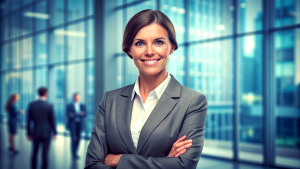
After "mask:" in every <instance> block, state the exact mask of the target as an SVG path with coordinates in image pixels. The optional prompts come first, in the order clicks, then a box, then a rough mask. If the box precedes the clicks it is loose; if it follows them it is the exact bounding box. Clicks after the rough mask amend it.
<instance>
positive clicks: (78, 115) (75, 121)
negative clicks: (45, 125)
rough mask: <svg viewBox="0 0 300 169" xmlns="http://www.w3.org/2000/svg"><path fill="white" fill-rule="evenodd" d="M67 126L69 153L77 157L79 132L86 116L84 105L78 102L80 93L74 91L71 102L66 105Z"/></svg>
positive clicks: (74, 157)
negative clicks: (69, 143) (69, 137)
mask: <svg viewBox="0 0 300 169" xmlns="http://www.w3.org/2000/svg"><path fill="white" fill-rule="evenodd" d="M66 116H67V128H68V129H69V130H70V133H71V151H72V152H71V153H72V158H73V159H78V158H79V156H78V155H77V150H78V145H79V141H80V133H81V130H82V127H83V120H84V118H85V116H86V107H85V105H84V104H83V103H80V94H79V93H74V95H73V102H72V103H69V104H68V105H67V106H66Z"/></svg>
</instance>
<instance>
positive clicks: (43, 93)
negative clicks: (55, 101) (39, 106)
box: [38, 87, 48, 97]
mask: <svg viewBox="0 0 300 169" xmlns="http://www.w3.org/2000/svg"><path fill="white" fill-rule="evenodd" d="M46 93H48V89H47V88H46V87H40V88H39V89H38V94H39V96H40V97H42V96H45V94H46Z"/></svg>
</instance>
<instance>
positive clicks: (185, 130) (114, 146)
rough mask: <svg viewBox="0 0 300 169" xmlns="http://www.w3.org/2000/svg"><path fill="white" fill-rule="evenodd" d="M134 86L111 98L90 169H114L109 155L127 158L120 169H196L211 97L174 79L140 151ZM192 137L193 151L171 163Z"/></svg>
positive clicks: (104, 104)
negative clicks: (134, 131) (179, 145)
mask: <svg viewBox="0 0 300 169" xmlns="http://www.w3.org/2000/svg"><path fill="white" fill-rule="evenodd" d="M133 88H134V85H129V86H126V87H123V88H120V89H117V90H114V91H110V92H107V93H106V94H105V96H104V98H103V99H102V101H101V103H100V105H99V109H98V111H97V114H96V117H95V122H94V127H93V131H92V134H91V140H90V143H89V146H88V149H87V154H86V164H85V168H86V169H87V168H89V169H109V168H110V167H107V166H105V165H104V159H105V157H106V155H107V154H110V153H112V154H123V155H122V157H121V158H120V161H119V163H118V166H117V169H179V168H185V169H195V168H196V166H197V163H198V160H199V158H200V154H201V152H202V149H203V142H204V128H205V118H206V113H207V101H206V97H205V96H204V95H203V94H201V93H198V92H196V91H193V90H191V89H189V88H186V87H184V86H182V85H181V84H180V83H179V82H178V81H177V80H176V79H175V78H174V77H173V76H171V81H170V83H169V85H168V87H167V88H166V90H165V92H164V93H163V95H162V96H161V98H160V99H159V100H158V102H157V105H156V106H155V108H154V109H153V111H152V113H151V114H150V116H149V118H148V119H147V121H146V123H145V125H144V126H143V128H142V130H141V133H140V137H139V141H138V146H137V148H135V147H134V144H133V140H132V137H131V132H130V121H131V113H132V107H133V101H131V95H132V91H133ZM184 135H186V136H187V139H192V140H193V145H192V147H191V148H189V149H187V152H186V153H185V154H183V155H181V156H179V157H167V156H168V154H169V152H170V150H171V148H172V145H173V143H174V142H176V141H177V140H178V139H179V138H180V137H182V136H184Z"/></svg>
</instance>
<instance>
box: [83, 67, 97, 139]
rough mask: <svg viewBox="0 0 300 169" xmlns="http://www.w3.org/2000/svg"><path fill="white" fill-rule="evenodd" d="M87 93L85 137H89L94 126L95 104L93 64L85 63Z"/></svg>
mask: <svg viewBox="0 0 300 169" xmlns="http://www.w3.org/2000/svg"><path fill="white" fill-rule="evenodd" d="M87 65H88V67H87V71H88V72H87V73H88V74H87V75H88V76H87V85H88V86H87V93H86V98H87V100H86V104H87V114H88V115H87V117H86V126H85V129H86V130H85V133H86V135H87V136H89V135H90V133H91V132H92V129H93V125H94V114H95V111H96V110H95V104H94V91H95V85H94V83H95V78H94V74H95V73H94V62H88V63H87Z"/></svg>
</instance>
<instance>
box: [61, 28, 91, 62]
mask: <svg viewBox="0 0 300 169" xmlns="http://www.w3.org/2000/svg"><path fill="white" fill-rule="evenodd" d="M64 35H66V36H67V37H68V60H77V59H83V58H85V36H86V33H85V31H84V22H81V23H78V24H75V25H72V26H69V27H68V30H67V31H66V32H64Z"/></svg>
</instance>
